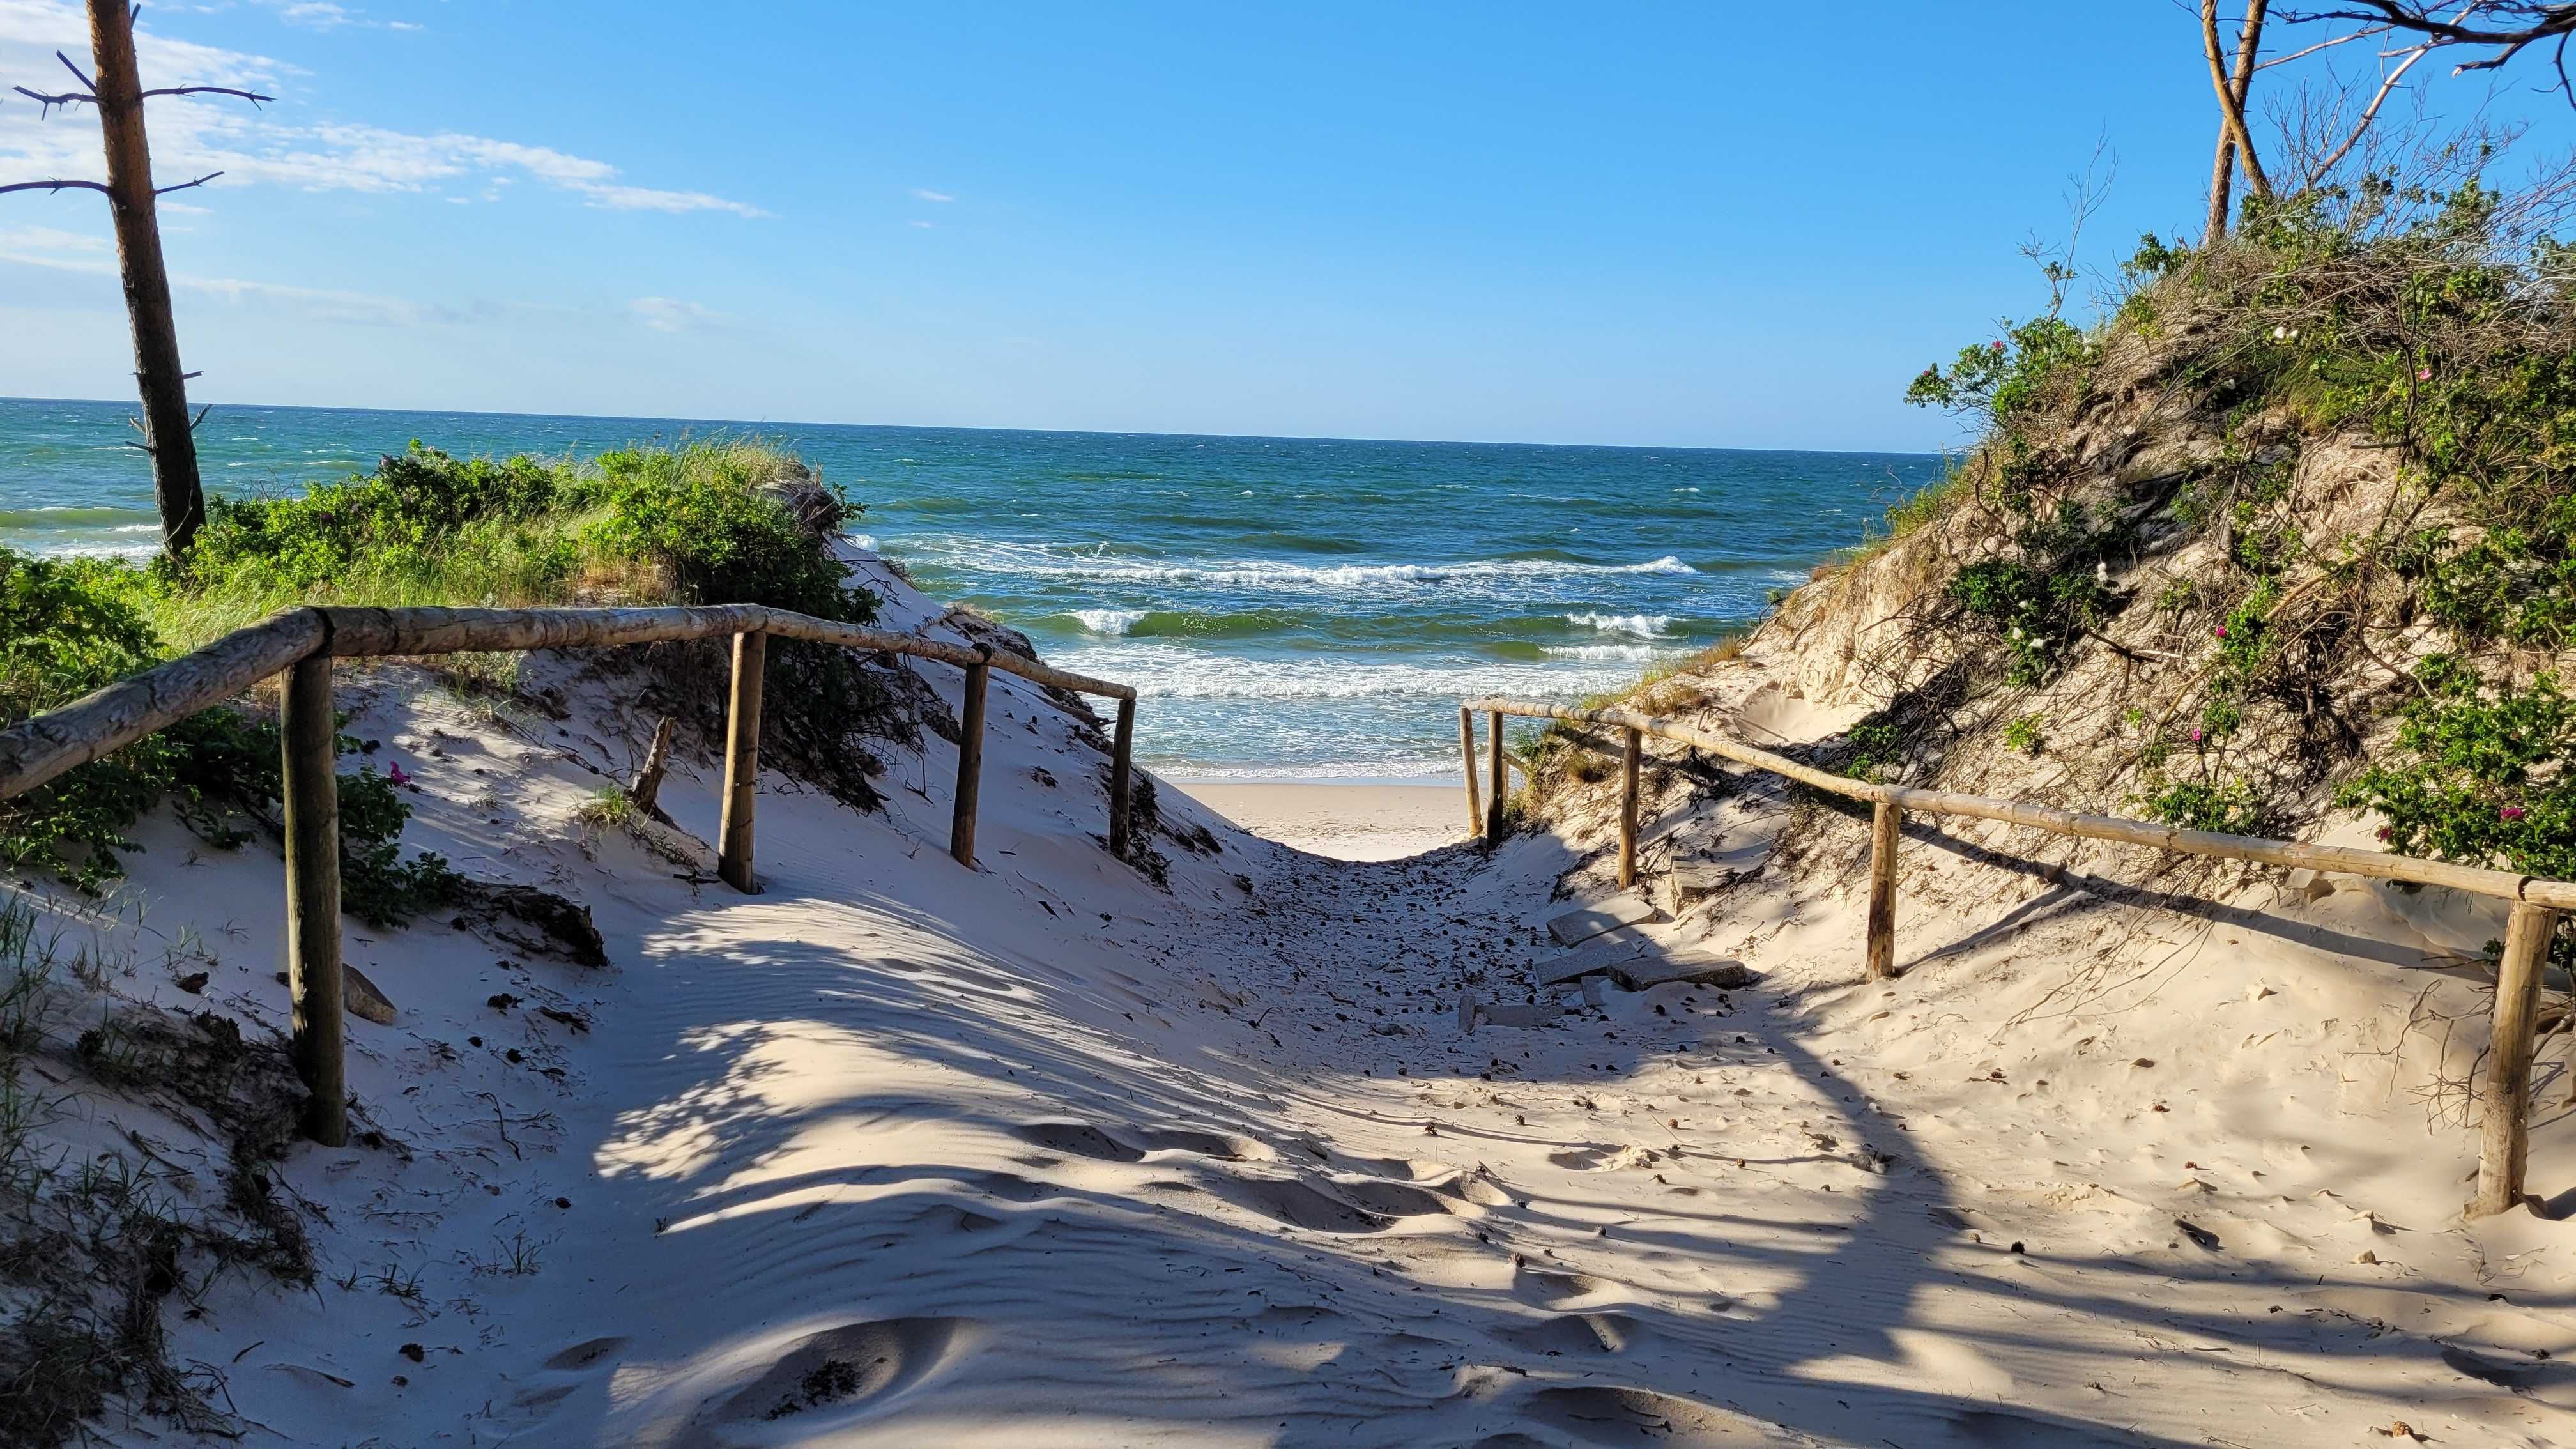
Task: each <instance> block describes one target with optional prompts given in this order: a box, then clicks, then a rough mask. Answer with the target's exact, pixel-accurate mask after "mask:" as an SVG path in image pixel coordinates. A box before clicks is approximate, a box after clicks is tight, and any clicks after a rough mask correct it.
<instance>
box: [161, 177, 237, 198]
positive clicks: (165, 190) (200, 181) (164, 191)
mask: <svg viewBox="0 0 2576 1449" xmlns="http://www.w3.org/2000/svg"><path fill="white" fill-rule="evenodd" d="M223 174H224V173H222V172H220V171H209V172H207V173H206V174H205V175H203V176H200V177H198V178H197V179H196V180H194V181H182V182H180V183H179V184H178V185H176V186H156V187H154V188H152V194H153V195H155V196H167V195H169V194H170V193H171V192H173V191H185V190H187V189H188V188H189V187H192V186H203V185H205V184H206V183H207V182H209V181H212V180H214V179H215V178H216V177H218V176H221V175H223Z"/></svg>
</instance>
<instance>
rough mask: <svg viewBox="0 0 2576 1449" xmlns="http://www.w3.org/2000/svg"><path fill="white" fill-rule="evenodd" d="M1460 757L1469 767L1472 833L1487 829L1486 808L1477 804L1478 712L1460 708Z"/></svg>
mask: <svg viewBox="0 0 2576 1449" xmlns="http://www.w3.org/2000/svg"><path fill="white" fill-rule="evenodd" d="M1458 755H1459V758H1460V759H1461V760H1463V761H1464V762H1465V764H1466V767H1467V829H1468V831H1469V832H1470V833H1472V832H1474V831H1478V830H1482V829H1483V828H1484V827H1485V810H1484V807H1483V806H1481V805H1479V804H1477V803H1476V712H1475V711H1474V710H1472V709H1469V708H1467V707H1466V706H1465V705H1463V704H1462V705H1460V706H1458Z"/></svg>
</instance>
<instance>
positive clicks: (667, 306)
mask: <svg viewBox="0 0 2576 1449" xmlns="http://www.w3.org/2000/svg"><path fill="white" fill-rule="evenodd" d="M626 310H627V311H629V312H632V313H634V314H635V316H636V317H637V319H639V320H640V321H642V322H643V324H644V325H645V326H647V327H650V328H652V329H653V330H654V331H656V332H694V331H697V330H698V329H700V328H704V327H713V326H716V325H718V324H720V323H722V322H725V321H727V320H729V319H728V317H727V315H726V314H725V313H722V312H719V311H716V310H715V309H714V308H712V307H703V306H700V305H699V304H697V303H695V302H683V301H681V300H680V299H679V298H677V297H638V298H636V299H635V300H634V301H632V302H629V303H627V304H626Z"/></svg>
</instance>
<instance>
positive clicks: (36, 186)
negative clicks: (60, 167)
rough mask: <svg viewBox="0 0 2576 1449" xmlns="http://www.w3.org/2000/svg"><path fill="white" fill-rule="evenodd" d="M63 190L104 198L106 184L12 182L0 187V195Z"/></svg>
mask: <svg viewBox="0 0 2576 1449" xmlns="http://www.w3.org/2000/svg"><path fill="white" fill-rule="evenodd" d="M65 190H78V191H95V192H97V193H98V194H99V195H101V196H105V195H106V194H107V183H106V182H104V181H61V180H55V181H13V182H11V183H9V184H8V185H6V186H0V193H7V192H11V191H65Z"/></svg>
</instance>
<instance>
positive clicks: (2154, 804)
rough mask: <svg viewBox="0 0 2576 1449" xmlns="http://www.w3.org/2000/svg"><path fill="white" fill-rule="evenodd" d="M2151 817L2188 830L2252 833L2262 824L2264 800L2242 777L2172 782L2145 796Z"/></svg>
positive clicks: (2233, 833) (2148, 813)
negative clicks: (2255, 794) (2261, 800)
mask: <svg viewBox="0 0 2576 1449" xmlns="http://www.w3.org/2000/svg"><path fill="white" fill-rule="evenodd" d="M2145 804H2146V810H2147V818H2149V819H2151V820H2156V821H2160V822H2162V823H2164V824H2166V825H2179V826H2181V827H2182V828H2183V829H2185V830H2215V831H2219V832H2221V833H2223V834H2228V835H2252V834H2254V833H2255V832H2256V831H2257V830H2259V829H2260V828H2261V827H2262V824H2263V809H2262V803H2261V802H2260V801H2258V800H2256V799H2255V798H2254V792H2253V790H2252V789H2250V788H2248V787H2247V785H2246V784H2245V782H2244V781H2242V780H2188V781H2179V782H2168V783H2167V784H2165V785H2164V786H2162V787H2161V788H2159V789H2157V790H2156V791H2155V792H2153V793H2152V794H2149V795H2148V796H2146V797H2145Z"/></svg>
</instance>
